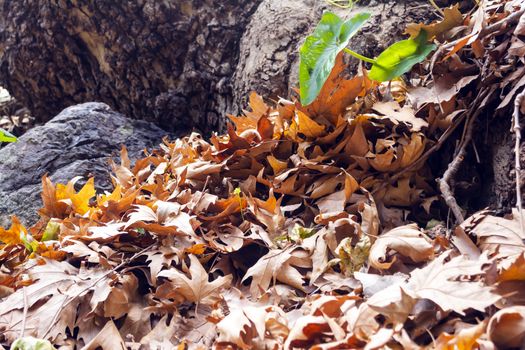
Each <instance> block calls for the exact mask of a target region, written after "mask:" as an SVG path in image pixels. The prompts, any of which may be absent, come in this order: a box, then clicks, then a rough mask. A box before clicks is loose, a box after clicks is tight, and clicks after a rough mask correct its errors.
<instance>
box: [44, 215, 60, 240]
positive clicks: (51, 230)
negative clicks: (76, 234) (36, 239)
mask: <svg viewBox="0 0 525 350" xmlns="http://www.w3.org/2000/svg"><path fill="white" fill-rule="evenodd" d="M59 232H60V223H58V222H55V221H51V220H50V221H49V222H48V223H47V226H46V229H45V231H44V234H43V235H42V239H41V241H42V242H45V241H56V240H57V239H58V233H59Z"/></svg>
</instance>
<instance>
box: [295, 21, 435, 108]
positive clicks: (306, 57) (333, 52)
mask: <svg viewBox="0 0 525 350" xmlns="http://www.w3.org/2000/svg"><path fill="white" fill-rule="evenodd" d="M369 17H370V14H369V13H360V14H357V15H355V16H354V17H352V18H351V19H349V20H347V21H343V20H342V19H341V18H340V17H339V16H337V15H336V14H334V13H332V12H325V13H324V14H323V16H322V17H321V20H320V21H319V24H318V25H317V27H316V28H315V30H314V32H313V33H312V34H311V35H309V36H308V37H306V40H305V42H304V44H303V45H302V46H301V48H300V49H299V56H300V63H299V87H300V89H299V90H300V98H301V104H302V105H309V104H310V103H312V102H313V101H314V100H315V99H316V98H317V96H318V95H319V92H320V91H321V88H322V87H323V85H324V83H325V82H326V79H328V76H329V75H330V72H331V71H332V69H333V68H334V65H335V59H336V57H337V55H338V54H339V52H341V51H342V50H344V51H345V52H347V53H349V54H350V55H352V56H354V57H356V58H358V59H360V60H362V61H365V62H368V63H371V64H372V69H371V71H370V74H369V77H370V79H373V80H376V81H380V82H383V81H388V80H392V79H394V78H396V77H398V76H400V75H402V74H404V73H406V72H408V71H409V70H410V69H412V67H413V66H414V65H415V64H416V63H419V62H421V61H423V60H424V59H425V58H426V57H427V56H428V54H429V53H430V52H431V51H432V50H434V49H435V48H436V46H435V45H434V44H432V43H429V42H428V41H427V33H426V32H425V31H424V30H421V31H420V33H419V35H418V36H417V37H416V38H414V39H407V40H402V41H399V42H397V43H394V44H393V45H391V46H390V47H388V48H387V49H386V50H384V51H383V52H382V53H381V54H380V55H379V56H378V57H377V58H376V59H372V58H368V57H365V56H363V55H360V54H358V53H356V52H354V51H352V50H350V49H348V48H347V47H346V46H347V45H348V43H349V41H350V39H351V38H352V36H354V34H355V33H356V32H357V31H358V30H359V28H361V26H362V25H363V24H364V23H365V22H366V21H367V20H368V18H369Z"/></svg>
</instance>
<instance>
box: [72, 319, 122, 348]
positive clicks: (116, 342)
mask: <svg viewBox="0 0 525 350" xmlns="http://www.w3.org/2000/svg"><path fill="white" fill-rule="evenodd" d="M98 348H102V349H115V350H126V349H127V346H126V343H125V342H124V340H123V339H122V337H121V336H120V333H119V331H118V329H117V327H116V326H115V323H113V321H108V322H107V323H106V325H105V326H104V328H102V330H101V331H100V332H99V333H98V334H97V336H96V337H95V338H93V339H92V340H91V341H90V342H89V343H87V344H86V346H84V347H83V348H82V350H96V349H98Z"/></svg>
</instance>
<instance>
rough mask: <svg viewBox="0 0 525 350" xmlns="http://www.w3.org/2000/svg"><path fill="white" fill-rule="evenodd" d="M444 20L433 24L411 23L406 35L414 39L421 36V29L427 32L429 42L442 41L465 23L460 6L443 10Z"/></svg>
mask: <svg viewBox="0 0 525 350" xmlns="http://www.w3.org/2000/svg"><path fill="white" fill-rule="evenodd" d="M443 14H444V18H443V19H442V20H440V21H438V22H435V23H432V24H421V23H418V24H416V23H411V24H409V25H407V27H406V30H405V33H406V34H410V38H411V39H414V38H415V37H417V36H418V35H419V32H420V31H421V29H423V30H425V32H427V35H428V40H429V41H430V40H433V39H434V38H436V37H438V39H440V40H442V39H443V38H442V34H444V33H446V32H447V31H449V30H451V29H453V28H455V27H457V26H459V25H461V24H462V23H463V16H462V15H461V12H459V4H456V5H454V6H452V7H449V8H446V9H445V10H443Z"/></svg>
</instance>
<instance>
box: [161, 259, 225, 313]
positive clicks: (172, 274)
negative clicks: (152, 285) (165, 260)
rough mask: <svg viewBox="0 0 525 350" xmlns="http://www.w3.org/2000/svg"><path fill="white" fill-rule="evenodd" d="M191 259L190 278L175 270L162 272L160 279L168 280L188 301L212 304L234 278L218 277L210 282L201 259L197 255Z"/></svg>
mask: <svg viewBox="0 0 525 350" xmlns="http://www.w3.org/2000/svg"><path fill="white" fill-rule="evenodd" d="M189 258H190V261H191V265H190V267H189V271H188V272H189V274H190V277H188V276H186V274H184V273H182V272H180V271H178V270H177V269H174V268H171V269H169V270H163V271H161V272H160V273H159V274H158V277H166V278H168V279H169V280H170V285H171V286H172V287H173V288H175V292H176V293H179V294H180V295H182V296H183V297H184V298H185V299H186V300H188V301H191V302H193V303H202V304H208V303H212V302H213V301H214V300H216V299H217V297H218V293H219V291H220V289H222V288H226V287H228V286H229V285H230V284H231V281H232V279H233V276H231V275H228V276H222V277H218V278H217V279H215V280H213V281H211V282H210V281H209V275H208V272H207V271H206V270H205V269H204V267H202V265H201V263H200V261H199V259H198V258H197V257H196V256H195V255H189Z"/></svg>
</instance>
